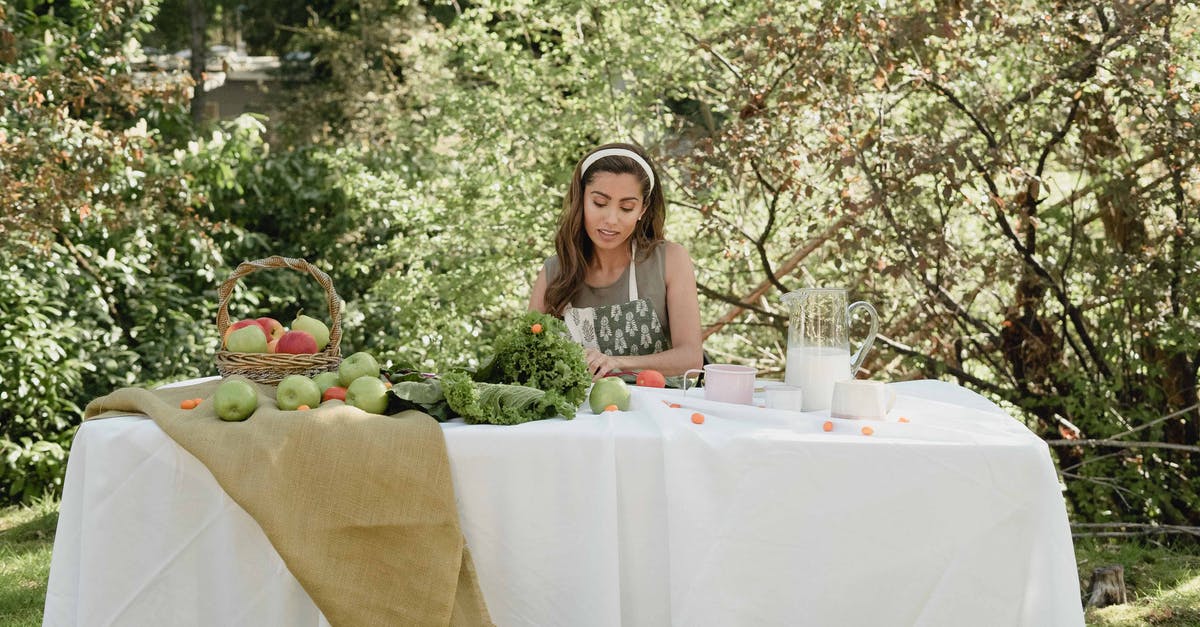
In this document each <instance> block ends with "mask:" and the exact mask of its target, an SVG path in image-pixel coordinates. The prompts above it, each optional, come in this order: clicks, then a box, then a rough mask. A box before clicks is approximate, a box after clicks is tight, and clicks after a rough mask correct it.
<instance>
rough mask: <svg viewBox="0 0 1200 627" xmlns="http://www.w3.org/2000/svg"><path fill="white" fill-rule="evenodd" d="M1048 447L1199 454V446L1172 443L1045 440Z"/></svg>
mask: <svg viewBox="0 0 1200 627" xmlns="http://www.w3.org/2000/svg"><path fill="white" fill-rule="evenodd" d="M1046 444H1047V445H1049V446H1091V447H1100V448H1161V449H1168V450H1172V451H1186V452H1188V453H1200V446H1192V445H1190V444H1175V443H1172V442H1127V441H1125V440H1087V439H1084V440H1046Z"/></svg>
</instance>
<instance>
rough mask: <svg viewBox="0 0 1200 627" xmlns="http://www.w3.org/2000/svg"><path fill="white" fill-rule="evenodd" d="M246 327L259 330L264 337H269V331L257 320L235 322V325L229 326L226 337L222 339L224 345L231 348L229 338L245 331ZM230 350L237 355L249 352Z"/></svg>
mask: <svg viewBox="0 0 1200 627" xmlns="http://www.w3.org/2000/svg"><path fill="white" fill-rule="evenodd" d="M246 327H253V328H255V329H258V330H260V331H262V332H263V337H266V336H267V331H266V330H265V329H263V326H262V325H261V324H259V323H258V321H257V320H238V321H237V322H234V323H233V324H231V325H229V328H228V329H225V337H223V338H221V341H222V343H224V344H225V346H226V347H228V346H229V337H230V336H231V335H233V332H234V331H238V330H241V329H244V328H246ZM228 350H231V351H233V352H235V353H244V352H248V351H239V350H234V349H232V348H229V349H228ZM250 352H253V351H250ZM262 352H266V351H262Z"/></svg>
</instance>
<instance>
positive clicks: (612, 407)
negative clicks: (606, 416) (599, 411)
mask: <svg viewBox="0 0 1200 627" xmlns="http://www.w3.org/2000/svg"><path fill="white" fill-rule="evenodd" d="M620 409H621V408H620V407H617V406H616V405H609V406H607V407H605V408H604V411H618V410H620Z"/></svg>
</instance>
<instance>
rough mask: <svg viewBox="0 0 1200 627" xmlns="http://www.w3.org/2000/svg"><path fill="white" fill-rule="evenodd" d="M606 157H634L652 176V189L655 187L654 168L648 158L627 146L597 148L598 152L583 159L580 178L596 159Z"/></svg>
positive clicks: (650, 176)
mask: <svg viewBox="0 0 1200 627" xmlns="http://www.w3.org/2000/svg"><path fill="white" fill-rule="evenodd" d="M604 157H629V158H630V159H633V160H634V161H636V162H637V164H638V165H640V166H642V169H643V170H645V171H646V176H647V177H649V178H650V189H651V190H653V189H654V170H651V169H650V164H649V163H646V160H645V159H643V158H642V157H641V155H639V154H638V153H636V152H634V151H632V150H626V149H625V148H605V149H604V150H597V151H596V152H593V153H592V154H590V155H588V158H587V159H584V160H583V165H581V166H579V178H583V177H584V175H586V174H587V171H588V168H590V167H592V164H593V163H596V161H598V160H600V159H603V158H604Z"/></svg>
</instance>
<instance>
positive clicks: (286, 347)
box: [275, 331, 317, 355]
mask: <svg viewBox="0 0 1200 627" xmlns="http://www.w3.org/2000/svg"><path fill="white" fill-rule="evenodd" d="M275 352H276V353H292V354H293V355H311V354H313V353H316V352H317V341H316V340H315V339H313V336H311V335H309V334H308V333H305V332H304V331H288V332H287V333H284V334H283V337H281V338H279V341H278V342H276V343H275Z"/></svg>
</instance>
